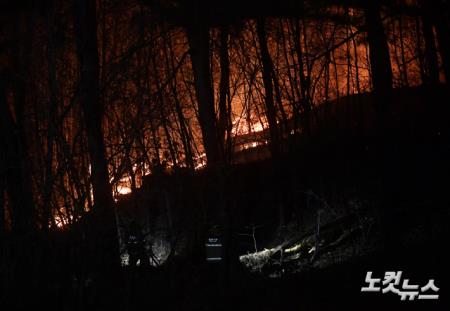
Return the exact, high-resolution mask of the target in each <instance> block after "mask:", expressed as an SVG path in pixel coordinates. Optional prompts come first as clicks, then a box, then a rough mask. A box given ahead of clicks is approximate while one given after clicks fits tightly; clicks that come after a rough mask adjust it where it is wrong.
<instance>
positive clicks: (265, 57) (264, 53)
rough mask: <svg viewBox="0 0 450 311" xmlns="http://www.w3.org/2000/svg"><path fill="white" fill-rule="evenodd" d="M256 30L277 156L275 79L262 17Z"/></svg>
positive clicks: (273, 153)
mask: <svg viewBox="0 0 450 311" xmlns="http://www.w3.org/2000/svg"><path fill="white" fill-rule="evenodd" d="M256 28H257V29H256V31H257V35H258V42H259V48H260V53H261V62H262V67H263V68H262V75H263V82H264V89H265V104H266V116H267V121H268V123H269V132H270V146H271V152H272V156H273V157H276V156H278V154H279V151H280V149H279V148H280V138H279V132H278V124H277V116H276V109H275V103H274V97H273V79H272V67H271V65H272V63H271V60H270V54H269V49H268V47H267V37H266V26H265V19H264V18H260V19H258V20H257V23H256Z"/></svg>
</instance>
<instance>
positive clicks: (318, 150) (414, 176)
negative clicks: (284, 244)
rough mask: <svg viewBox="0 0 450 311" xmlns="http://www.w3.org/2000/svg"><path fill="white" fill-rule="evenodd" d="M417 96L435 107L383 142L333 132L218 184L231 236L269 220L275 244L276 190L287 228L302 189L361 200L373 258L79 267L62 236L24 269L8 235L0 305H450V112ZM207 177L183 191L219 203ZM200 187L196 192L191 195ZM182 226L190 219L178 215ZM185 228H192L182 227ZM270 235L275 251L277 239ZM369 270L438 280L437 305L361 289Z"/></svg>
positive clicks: (344, 201) (436, 100)
mask: <svg viewBox="0 0 450 311" xmlns="http://www.w3.org/2000/svg"><path fill="white" fill-rule="evenodd" d="M415 92H418V93H415V94H413V95H410V96H414V97H415V98H419V102H420V101H421V102H422V106H424V107H428V108H427V109H422V110H421V111H420V113H417V112H414V111H413V112H411V115H409V116H407V117H405V118H403V119H402V118H399V119H395V120H394V121H392V120H391V123H390V126H389V127H387V128H386V129H384V131H385V132H384V133H383V134H382V135H373V133H368V134H367V133H366V134H355V133H358V132H355V131H346V130H344V131H343V132H337V131H331V134H330V132H328V134H324V135H323V136H321V137H316V139H315V140H314V143H311V142H308V143H305V142H302V141H300V142H298V144H296V148H294V150H292V151H291V152H290V153H288V154H287V155H286V157H285V158H284V159H282V161H280V162H281V163H283V164H281V165H280V164H275V165H273V166H272V164H271V163H269V162H268V161H266V162H260V163H254V164H248V165H241V166H238V167H234V168H231V169H230V171H229V174H228V177H227V178H229V181H226V182H224V183H223V184H222V186H223V185H225V187H226V188H227V192H226V193H228V194H229V196H230V197H229V199H228V201H230V202H231V201H232V203H233V202H234V203H233V204H235V205H236V204H238V203H239V204H238V206H236V212H235V213H234V214H232V216H233V217H234V219H235V220H236V221H235V223H236V225H235V227H232V231H233V232H238V231H239V226H241V225H243V224H245V223H249V222H250V221H252V220H255V219H256V220H264V219H266V220H267V223H270V220H273V221H272V226H267V227H268V228H269V229H267V230H266V229H263V230H266V231H267V232H262V235H266V236H269V237H270V235H271V234H273V233H274V232H275V231H274V230H272V229H273V228H275V227H277V224H278V223H279V220H278V219H276V217H274V215H277V213H278V209H277V208H272V207H271V206H273V205H276V204H274V202H275V203H276V202H278V201H277V200H276V197H277V196H280V193H281V195H282V196H283V200H282V201H283V202H284V204H285V205H286V206H287V207H289V208H288V212H287V213H286V216H289V217H287V218H288V219H287V220H286V221H289V218H291V220H292V219H294V218H295V217H296V216H294V215H295V211H296V209H298V208H300V210H301V209H308V208H311V209H312V208H315V207H308V206H306V205H303V204H301V202H297V200H296V197H295V196H293V195H290V194H291V193H294V191H295V190H296V189H301V190H307V189H312V190H314V191H315V192H316V193H320V194H321V195H323V197H324V198H326V200H327V201H328V202H329V203H330V204H333V205H335V206H336V208H337V209H340V210H341V212H342V213H345V211H346V206H347V205H348V202H350V201H353V202H354V201H355V200H356V201H358V202H362V203H360V205H361V210H362V211H364V210H370V211H372V212H374V214H375V215H377V217H376V218H377V220H376V223H375V227H374V228H375V229H374V230H373V231H372V233H371V236H370V238H371V240H372V241H375V243H374V245H375V247H373V248H372V249H371V250H370V251H369V252H366V253H364V254H362V255H359V256H353V257H350V258H348V259H346V260H345V261H342V262H340V263H337V264H331V265H329V266H327V267H324V268H311V269H307V270H305V271H303V272H300V273H285V274H284V275H283V276H282V277H281V278H277V279H270V278H268V277H267V276H266V275H264V274H258V273H250V272H249V271H248V270H247V269H245V268H244V266H242V265H241V264H240V263H239V262H238V260H237V256H238V255H240V254H242V251H243V250H239V251H236V250H235V251H234V252H232V255H231V257H232V260H231V264H230V266H228V267H224V266H223V264H209V263H206V261H205V260H204V256H203V257H202V256H199V255H198V254H195V252H194V253H187V254H188V255H186V256H180V257H176V258H174V259H173V260H172V261H170V263H168V264H165V265H162V266H161V267H159V268H150V267H148V268H144V267H142V268H129V267H125V268H123V267H122V268H119V267H116V268H107V269H104V271H89V269H84V270H83V269H81V270H77V269H79V267H80V266H82V265H80V262H82V261H83V258H84V254H83V253H73V252H71V251H70V247H68V242H67V241H68V240H65V239H63V238H61V234H59V235H58V234H57V236H56V237H53V238H52V239H51V240H52V241H50V242H49V241H46V240H45V239H44V242H42V239H41V240H39V241H40V242H38V240H36V243H37V244H36V248H39V249H41V248H42V250H43V251H41V252H37V253H39V254H41V255H40V256H39V258H34V257H33V258H26V260H21V264H23V265H24V266H22V267H21V266H20V265H19V263H18V262H17V261H15V262H11V261H8V260H7V255H8V247H9V246H8V245H12V244H13V243H15V241H14V239H12V238H8V237H6V238H4V240H3V241H4V243H3V245H2V246H4V247H2V257H1V258H2V260H0V264H1V267H0V268H1V269H0V281H1V283H0V285H1V287H0V289H1V291H0V310H34V309H41V310H58V311H59V310H299V311H307V310H314V311H316V310H317V311H322V310H450V302H449V299H450V296H449V288H450V277H449V273H448V272H449V267H448V265H449V264H450V256H449V251H448V248H449V246H450V243H449V237H450V234H449V233H450V232H449V231H450V230H449V228H450V199H449V198H450V197H449V189H450V164H449V162H450V161H449V159H450V130H449V129H450V126H449V122H448V116H449V111H450V109H449V107H447V106H446V105H445V104H446V102H445V101H443V100H442V99H441V98H440V97H439V96H438V95H436V94H435V93H429V92H428V91H423V90H422V91H420V90H419V91H417V90H416V91H415ZM439 92H441V95H442V94H445V92H444V93H442V90H439ZM430 103H433V105H430ZM419 106H420V105H419ZM200 175H202V176H200V177H198V179H200V181H192V180H191V181H190V182H189V183H186V184H190V186H192V184H195V183H198V184H201V183H205V184H207V186H205V187H203V186H198V187H197V186H196V187H197V188H195V187H188V186H187V185H186V188H187V189H188V190H186V191H185V192H188V193H189V194H190V196H191V197H201V198H202V199H203V200H205V201H207V202H214V195H208V193H213V194H214V193H217V192H214V187H215V186H214V183H213V182H211V180H210V179H209V177H208V172H205V173H202V174H200ZM195 178H197V177H195ZM195 178H194V180H195ZM202 180H203V181H202ZM280 184H281V185H282V186H281V187H280ZM193 189H194V190H195V189H197V190H195V191H198V193H200V194H201V195H197V196H196V195H193V194H194V192H193V191H194V190H193ZM199 189H200V190H199ZM205 189H208V191H205ZM280 189H281V190H280ZM279 191H281V192H279ZM275 192H278V193H275ZM208 196H211V197H212V198H208ZM230 198H232V199H230ZM180 201H182V202H185V203H186V204H184V205H183V206H187V205H188V203H189V202H187V199H184V201H183V200H180ZM194 201H195V200H194ZM228 201H227V202H228ZM236 202H237V203H236ZM196 203H198V202H194V203H192V202H191V203H190V204H191V205H193V206H197V204H196ZM297 203H298V204H297ZM230 204H231V203H230ZM299 206H300V207H299ZM243 211H245V212H243ZM189 213H191V210H189ZM311 213H312V214H313V212H311ZM306 214H307V213H306ZM180 215H184V214H180ZM297 216H298V215H297ZM312 219H314V218H312ZM183 222H184V223H187V222H188V221H187V220H186V218H183V217H182V216H180V223H181V224H182V223H183ZM310 225H311V224H310ZM312 225H314V223H312ZM193 226H194V225H193ZM189 228H191V229H192V228H194V229H195V226H194V227H189V226H187V227H183V230H186V232H189V230H190V229H189ZM270 228H272V229H270ZM265 240H266V241H267V245H268V247H269V245H270V239H269V238H266V239H265ZM16 242H17V241H16ZM41 244H42V246H41ZM200 244H202V243H200ZM263 246H264V245H263ZM68 249H69V250H68ZM37 253H36V252H35V254H37ZM13 267H15V271H19V272H20V270H23V271H27V272H26V274H25V277H24V275H22V276H21V278H20V279H18V278H15V276H14V275H11V273H10V272H9V271H11V269H12V268H13ZM17 268H18V269H17ZM22 268H23V269H22ZM367 271H373V272H374V276H375V277H378V278H382V277H383V276H384V272H386V271H403V279H405V278H407V279H409V280H410V282H409V283H410V284H418V285H420V286H423V285H425V284H426V283H427V281H428V280H429V279H434V280H435V284H436V286H437V287H439V288H440V290H439V292H438V293H439V299H438V300H425V301H417V300H415V301H400V297H399V296H397V295H394V294H393V293H386V294H381V293H362V292H361V287H363V286H366V283H365V281H364V279H365V276H366V272H367ZM19 274H20V273H19Z"/></svg>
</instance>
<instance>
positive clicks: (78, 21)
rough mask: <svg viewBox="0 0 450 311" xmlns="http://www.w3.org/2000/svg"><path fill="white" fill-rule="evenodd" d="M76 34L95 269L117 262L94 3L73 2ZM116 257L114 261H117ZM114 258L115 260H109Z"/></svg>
mask: <svg viewBox="0 0 450 311" xmlns="http://www.w3.org/2000/svg"><path fill="white" fill-rule="evenodd" d="M73 5H74V17H75V33H76V39H77V49H78V57H79V66H80V82H79V100H80V104H81V108H82V111H83V118H84V123H85V124H84V125H85V127H86V133H87V143H88V151H89V156H90V162H91V172H92V173H91V182H92V187H93V194H94V210H93V216H94V218H93V220H94V223H93V224H91V225H92V226H93V227H92V228H90V229H93V230H94V232H95V233H94V236H93V237H92V239H93V246H94V247H95V248H94V249H93V251H94V252H96V253H95V254H93V255H94V258H93V260H94V261H93V264H94V267H95V269H98V270H101V269H103V268H106V267H107V266H108V263H116V262H118V254H116V252H118V246H117V240H116V239H115V238H116V236H115V235H113V233H114V226H115V218H114V213H113V208H114V203H113V197H112V188H111V184H110V182H109V174H108V163H107V161H106V155H105V153H106V152H105V143H104V138H103V126H102V123H103V122H102V121H103V105H102V102H101V100H100V92H99V57H98V49H97V21H96V2H95V1H91V0H74V2H73ZM116 256H117V257H116ZM111 257H116V258H111Z"/></svg>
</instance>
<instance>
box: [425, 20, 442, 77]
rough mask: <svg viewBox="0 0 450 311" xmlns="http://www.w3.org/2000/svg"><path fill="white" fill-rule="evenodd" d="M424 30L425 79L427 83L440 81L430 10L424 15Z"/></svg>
mask: <svg viewBox="0 0 450 311" xmlns="http://www.w3.org/2000/svg"><path fill="white" fill-rule="evenodd" d="M422 32H423V37H424V41H425V72H426V73H425V79H426V81H424V82H425V83H427V84H437V83H439V63H438V58H437V49H436V41H435V38H434V33H433V26H432V24H431V21H430V16H429V14H428V12H425V14H424V15H423V16H422Z"/></svg>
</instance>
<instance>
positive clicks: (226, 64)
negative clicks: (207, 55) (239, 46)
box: [218, 26, 231, 160]
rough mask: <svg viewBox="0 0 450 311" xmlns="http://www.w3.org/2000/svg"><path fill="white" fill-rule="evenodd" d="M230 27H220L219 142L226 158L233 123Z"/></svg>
mask: <svg viewBox="0 0 450 311" xmlns="http://www.w3.org/2000/svg"><path fill="white" fill-rule="evenodd" d="M228 38H229V35H228V28H227V27H226V26H223V27H221V28H220V52H219V54H220V87H219V88H220V90H219V91H220V96H219V125H218V131H219V142H220V147H221V148H222V154H223V155H224V159H225V160H227V159H229V158H230V157H229V156H230V155H229V154H227V153H228V152H229V151H230V150H228V148H227V141H228V140H230V139H231V137H227V129H228V127H229V124H230V123H231V110H229V109H228V100H229V98H230V58H229V55H228Z"/></svg>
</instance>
